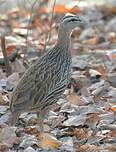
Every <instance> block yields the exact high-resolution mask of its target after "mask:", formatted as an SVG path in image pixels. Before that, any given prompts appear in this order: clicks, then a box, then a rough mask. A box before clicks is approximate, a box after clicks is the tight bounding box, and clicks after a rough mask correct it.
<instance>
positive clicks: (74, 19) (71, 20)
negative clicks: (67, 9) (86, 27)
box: [69, 18, 81, 22]
mask: <svg viewBox="0 0 116 152" xmlns="http://www.w3.org/2000/svg"><path fill="white" fill-rule="evenodd" d="M75 21H76V22H77V21H80V22H81V20H80V19H79V18H72V19H70V20H69V22H75Z"/></svg>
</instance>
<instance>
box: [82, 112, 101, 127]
mask: <svg viewBox="0 0 116 152" xmlns="http://www.w3.org/2000/svg"><path fill="white" fill-rule="evenodd" d="M99 121H100V117H99V115H98V114H97V113H92V114H90V115H89V117H88V118H87V119H86V122H85V124H86V125H87V126H89V127H90V128H91V129H95V128H96V126H97V124H98V122H99Z"/></svg>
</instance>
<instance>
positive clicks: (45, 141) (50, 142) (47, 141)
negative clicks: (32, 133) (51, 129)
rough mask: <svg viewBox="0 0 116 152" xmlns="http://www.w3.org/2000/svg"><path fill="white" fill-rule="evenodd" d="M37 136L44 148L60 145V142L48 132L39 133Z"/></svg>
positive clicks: (54, 147) (53, 147)
mask: <svg viewBox="0 0 116 152" xmlns="http://www.w3.org/2000/svg"><path fill="white" fill-rule="evenodd" d="M37 138H38V139H39V140H40V146H41V147H42V148H44V149H48V148H51V149H56V148H58V147H59V146H61V142H60V141H58V140H57V139H56V138H55V137H53V136H51V135H50V134H48V133H41V134H39V135H38V136H37Z"/></svg>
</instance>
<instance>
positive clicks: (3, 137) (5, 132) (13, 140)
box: [0, 127, 19, 147]
mask: <svg viewBox="0 0 116 152" xmlns="http://www.w3.org/2000/svg"><path fill="white" fill-rule="evenodd" d="M0 143H1V144H3V145H7V146H8V147H12V146H13V145H14V144H18V143H19V138H18V137H17V136H16V134H15V130H14V129H13V128H10V127H6V128H2V129H1V130H0Z"/></svg>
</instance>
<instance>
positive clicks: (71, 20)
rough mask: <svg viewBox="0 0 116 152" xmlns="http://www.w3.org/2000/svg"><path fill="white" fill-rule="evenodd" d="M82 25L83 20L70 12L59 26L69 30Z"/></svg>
mask: <svg viewBox="0 0 116 152" xmlns="http://www.w3.org/2000/svg"><path fill="white" fill-rule="evenodd" d="M83 26H84V22H83V21H82V19H81V18H80V17H79V16H77V15H74V14H70V13H68V14H66V15H65V16H64V17H63V19H62V21H61V28H63V29H64V30H66V31H69V32H71V31H72V30H73V29H74V28H76V27H83Z"/></svg>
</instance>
